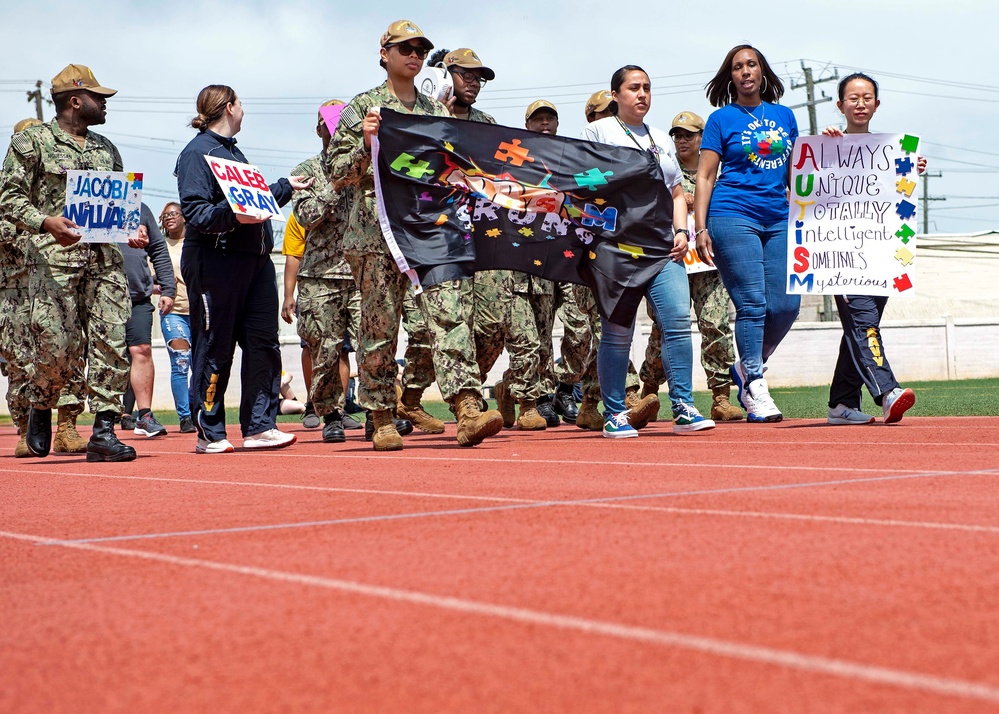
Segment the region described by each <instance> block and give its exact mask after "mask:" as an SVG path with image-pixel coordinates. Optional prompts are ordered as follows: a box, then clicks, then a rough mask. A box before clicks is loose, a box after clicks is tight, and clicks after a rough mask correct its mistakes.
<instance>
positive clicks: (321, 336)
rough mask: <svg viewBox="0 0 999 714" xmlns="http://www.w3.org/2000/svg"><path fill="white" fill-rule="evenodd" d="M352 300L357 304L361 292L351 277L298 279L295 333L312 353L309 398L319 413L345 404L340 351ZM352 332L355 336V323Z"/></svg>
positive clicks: (349, 316) (348, 329)
mask: <svg viewBox="0 0 999 714" xmlns="http://www.w3.org/2000/svg"><path fill="white" fill-rule="evenodd" d="M354 303H360V294H359V293H358V290H357V287H356V286H355V285H354V281H353V280H352V279H351V278H332V279H327V278H305V277H303V278H299V279H298V336H299V337H301V338H302V339H303V340H305V342H306V344H308V345H309V351H310V352H311V353H312V387H311V389H310V390H309V401H311V402H312V404H313V406H314V407H315V409H316V413H317V414H318V415H319V416H326V415H327V414H331V413H332V412H333V411H334V410H335V409H340V408H342V407H343V405H344V394H343V382H342V381H341V379H340V354H341V352H342V350H343V341H344V338H345V337H346V336H347V335H348V334H350V333H351V322H352V320H351V317H352V315H351V313H352V309H351V307H352V304H354ZM358 307H359V305H358ZM353 334H354V336H355V339H356V336H357V327H356V324H355V326H354V331H353Z"/></svg>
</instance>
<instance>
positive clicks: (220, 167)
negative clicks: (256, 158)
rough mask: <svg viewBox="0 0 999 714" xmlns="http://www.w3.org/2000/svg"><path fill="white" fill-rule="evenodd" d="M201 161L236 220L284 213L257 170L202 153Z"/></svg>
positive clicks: (279, 216)
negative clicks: (203, 159) (213, 178)
mask: <svg viewBox="0 0 999 714" xmlns="http://www.w3.org/2000/svg"><path fill="white" fill-rule="evenodd" d="M205 161H207V162H208V166H209V168H210V169H211V171H212V175H213V176H215V180H216V181H217V182H218V185H219V186H220V187H221V189H222V193H223V194H225V198H226V201H228V202H229V207H230V208H231V209H232V212H233V213H234V214H236V220H237V221H239V222H240V223H263V222H264V221H267V220H270V219H271V218H277V219H278V220H281V221H283V220H284V216H283V215H282V214H281V209H280V208H278V205H277V201H276V200H275V199H274V195H273V194H272V193H271V189H270V187H269V186H268V185H267V182H266V181H265V180H264V175H263V174H262V173H260V169H258V168H257V167H256V166H252V165H250V164H243V163H240V162H238V161H229V160H228V159H220V158H218V157H215V156H206V157H205Z"/></svg>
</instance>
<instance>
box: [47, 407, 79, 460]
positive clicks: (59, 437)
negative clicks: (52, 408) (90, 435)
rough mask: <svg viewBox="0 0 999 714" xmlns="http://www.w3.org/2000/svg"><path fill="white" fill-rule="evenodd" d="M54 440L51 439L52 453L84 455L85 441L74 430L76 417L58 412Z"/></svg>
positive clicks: (68, 413)
mask: <svg viewBox="0 0 999 714" xmlns="http://www.w3.org/2000/svg"><path fill="white" fill-rule="evenodd" d="M57 423H58V427H57V428H56V433H55V438H53V439H52V451H54V452H55V453H57V454H85V453H86V452H87V440H86V439H84V438H83V437H82V436H80V432H78V431H77V430H76V415H75V414H71V413H70V412H67V411H66V410H65V409H60V410H59V417H58V419H57Z"/></svg>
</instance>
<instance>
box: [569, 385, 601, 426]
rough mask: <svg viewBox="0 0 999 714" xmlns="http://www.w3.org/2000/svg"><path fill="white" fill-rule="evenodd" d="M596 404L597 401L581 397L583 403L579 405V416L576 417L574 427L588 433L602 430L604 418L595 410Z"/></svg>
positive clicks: (585, 396) (584, 396)
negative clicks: (585, 430) (586, 430)
mask: <svg viewBox="0 0 999 714" xmlns="http://www.w3.org/2000/svg"><path fill="white" fill-rule="evenodd" d="M597 404H599V400H597V399H594V398H593V397H588V396H587V395H585V394H584V395H583V401H582V402H581V403H580V405H579V414H578V415H577V416H576V426H578V427H579V428H580V429H589V430H590V431H603V430H604V417H603V415H602V414H601V413H600V410H599V409H597Z"/></svg>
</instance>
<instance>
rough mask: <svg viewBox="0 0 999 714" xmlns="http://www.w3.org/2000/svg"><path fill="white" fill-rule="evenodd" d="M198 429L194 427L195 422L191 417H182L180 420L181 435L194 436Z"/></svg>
mask: <svg viewBox="0 0 999 714" xmlns="http://www.w3.org/2000/svg"><path fill="white" fill-rule="evenodd" d="M197 430H198V428H197V427H196V426H194V420H193V419H191V417H189V416H187V417H181V419H180V433H181V434H193V433H194V432H196V431H197Z"/></svg>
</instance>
